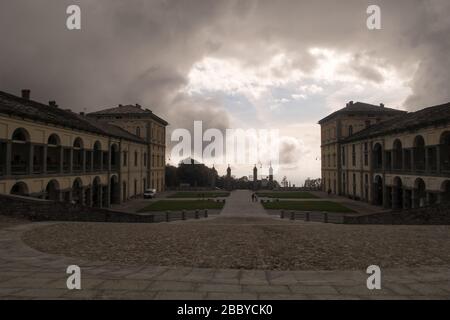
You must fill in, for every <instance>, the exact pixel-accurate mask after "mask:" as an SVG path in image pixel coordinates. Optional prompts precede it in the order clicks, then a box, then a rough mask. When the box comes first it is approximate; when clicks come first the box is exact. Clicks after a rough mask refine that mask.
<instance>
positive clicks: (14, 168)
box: [11, 163, 28, 175]
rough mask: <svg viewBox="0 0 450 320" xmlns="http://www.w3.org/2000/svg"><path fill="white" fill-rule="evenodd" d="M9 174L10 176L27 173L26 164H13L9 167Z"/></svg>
mask: <svg viewBox="0 0 450 320" xmlns="http://www.w3.org/2000/svg"><path fill="white" fill-rule="evenodd" d="M11 173H12V174H17V175H19V174H27V173H28V165H27V164H25V163H24V164H13V165H11Z"/></svg>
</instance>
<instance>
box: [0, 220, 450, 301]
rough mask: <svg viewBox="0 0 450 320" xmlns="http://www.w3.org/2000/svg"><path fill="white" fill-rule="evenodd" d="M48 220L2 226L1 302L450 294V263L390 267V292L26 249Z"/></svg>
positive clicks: (292, 274)
mask: <svg viewBox="0 0 450 320" xmlns="http://www.w3.org/2000/svg"><path fill="white" fill-rule="evenodd" d="M43 225H48V223H37V224H27V225H22V226H19V227H16V228H14V227H11V228H6V229H1V230H0V257H1V260H0V299H181V300H197V299H220V300H222V299H223V300H227V299H237V300H248V299H252V300H253V299H274V300H276V299H282V300H288V299H334V300H336V299H424V298H433V299H447V300H448V299H450V268H449V267H448V266H439V267H421V268H403V269H382V290H368V289H367V287H366V280H367V275H366V274H365V272H364V271H362V270H360V271H357V270H342V271H320V270H319V271H276V270H266V271H264V270H237V269H207V268H191V267H179V268H175V267H161V266H143V267H139V266H126V265H117V264H114V263H109V262H101V261H99V262H96V261H83V260H82V259H75V258H67V257H62V256H57V255H51V254H46V253H42V252H39V251H37V250H34V249H32V248H30V247H28V246H26V245H25V244H24V243H23V242H22V240H21V236H22V234H23V232H25V231H26V230H29V229H32V228H36V227H40V226H43ZM9 253H13V254H11V255H10V254H9ZM70 264H77V265H79V266H80V267H81V270H82V271H81V277H82V278H81V286H82V290H68V289H67V288H66V287H65V282H66V279H67V276H68V275H67V274H66V268H67V266H68V265H70Z"/></svg>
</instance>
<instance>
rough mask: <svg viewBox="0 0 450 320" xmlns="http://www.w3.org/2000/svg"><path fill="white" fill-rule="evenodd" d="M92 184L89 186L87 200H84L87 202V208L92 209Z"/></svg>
mask: <svg viewBox="0 0 450 320" xmlns="http://www.w3.org/2000/svg"><path fill="white" fill-rule="evenodd" d="M92 189H93V188H92V184H91V185H90V186H89V193H88V197H89V198H88V199H86V200H88V203H89V206H90V207H93V204H92Z"/></svg>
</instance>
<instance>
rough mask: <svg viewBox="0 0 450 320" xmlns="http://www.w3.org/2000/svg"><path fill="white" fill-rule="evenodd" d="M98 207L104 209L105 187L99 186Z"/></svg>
mask: <svg viewBox="0 0 450 320" xmlns="http://www.w3.org/2000/svg"><path fill="white" fill-rule="evenodd" d="M97 198H98V207H99V208H102V207H103V185H101V184H100V185H99V186H98V196H97Z"/></svg>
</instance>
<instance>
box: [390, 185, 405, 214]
mask: <svg viewBox="0 0 450 320" xmlns="http://www.w3.org/2000/svg"><path fill="white" fill-rule="evenodd" d="M392 208H393V209H402V208H403V182H402V179H401V178H400V177H395V178H394V180H393V186H392Z"/></svg>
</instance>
